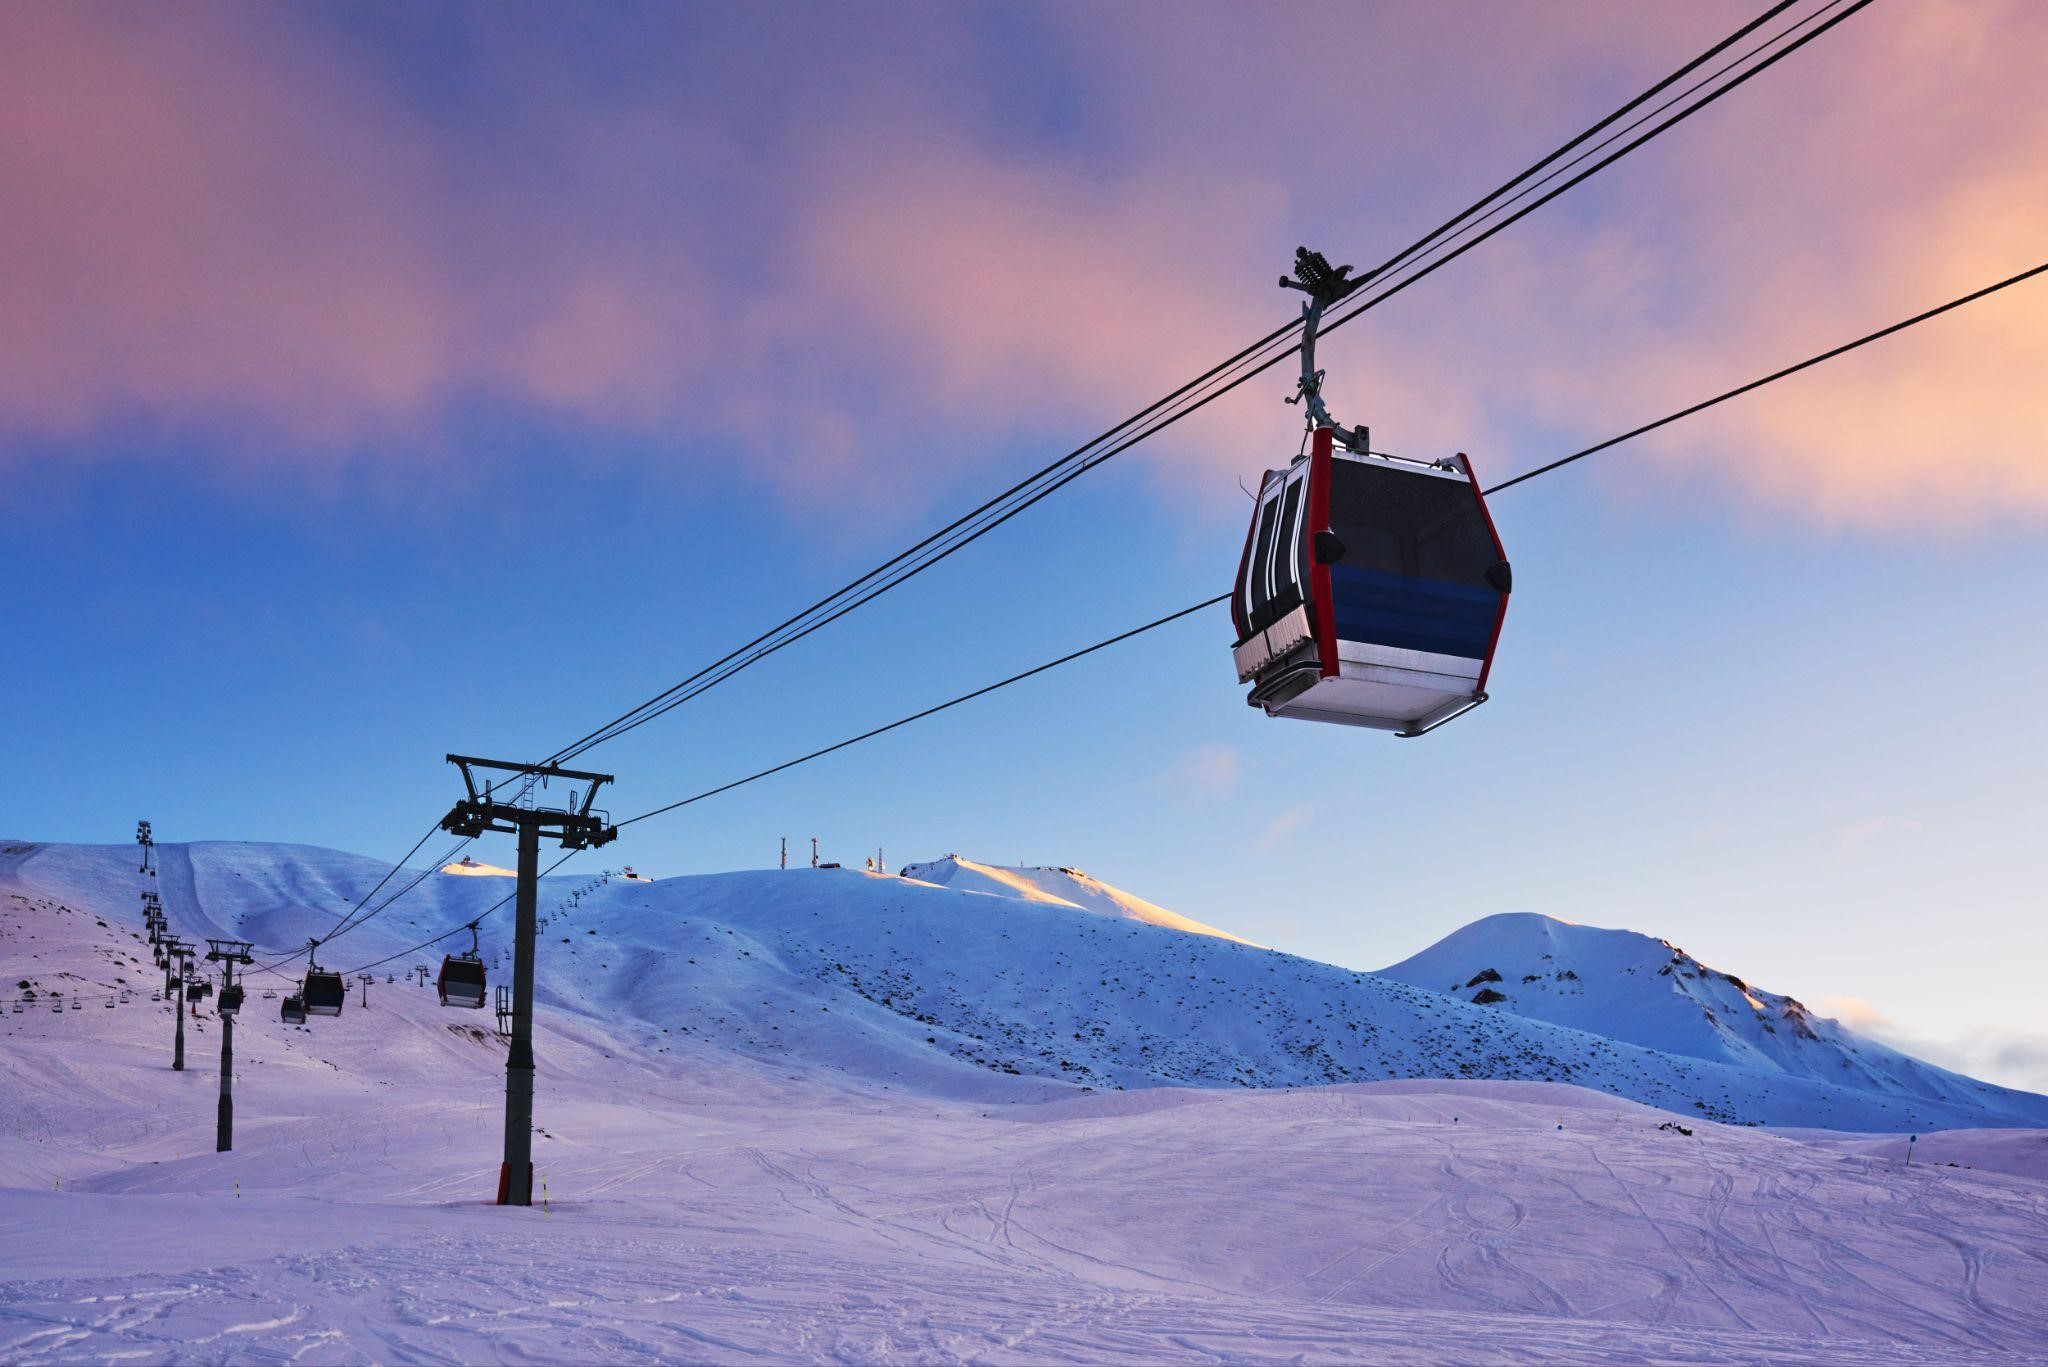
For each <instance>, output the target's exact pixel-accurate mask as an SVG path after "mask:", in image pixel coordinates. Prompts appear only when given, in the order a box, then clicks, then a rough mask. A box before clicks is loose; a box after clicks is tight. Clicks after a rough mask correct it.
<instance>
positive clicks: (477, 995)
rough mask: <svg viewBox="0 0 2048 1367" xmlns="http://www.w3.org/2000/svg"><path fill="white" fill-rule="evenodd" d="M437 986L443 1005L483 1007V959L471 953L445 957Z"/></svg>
mask: <svg viewBox="0 0 2048 1367" xmlns="http://www.w3.org/2000/svg"><path fill="white" fill-rule="evenodd" d="M437 986H438V987H439V988H440V991H441V1005H443V1006H462V1007H469V1008H471V1009H478V1008H481V1007H482V1006H483V1004H484V966H483V961H482V960H480V959H478V958H476V957H475V956H474V955H469V954H450V955H447V956H445V957H443V958H442V960H441V976H440V978H439V980H438V982H437Z"/></svg>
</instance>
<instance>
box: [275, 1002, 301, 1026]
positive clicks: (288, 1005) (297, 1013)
mask: <svg viewBox="0 0 2048 1367" xmlns="http://www.w3.org/2000/svg"><path fill="white" fill-rule="evenodd" d="M277 1014H278V1019H280V1020H282V1021H283V1022H284V1023H285V1024H286V1025H304V1024H305V1023H306V1002H305V999H304V998H302V997H300V996H298V995H296V994H294V995H292V996H289V997H286V998H285V999H284V1001H283V1002H282V1003H281V1004H280V1005H279V1006H278V1010H277Z"/></svg>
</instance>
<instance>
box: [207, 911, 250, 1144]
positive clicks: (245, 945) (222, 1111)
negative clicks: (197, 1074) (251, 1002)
mask: <svg viewBox="0 0 2048 1367" xmlns="http://www.w3.org/2000/svg"><path fill="white" fill-rule="evenodd" d="M255 948H256V947H255V946H254V945H252V944H250V943H249V942H248V941H247V940H214V939H209V940H208V941H207V942H206V961H207V962H208V963H210V964H219V965H220V1000H219V1002H218V1004H217V1005H216V1006H215V1008H214V1009H215V1011H217V1012H218V1013H219V1015H220V1105H219V1106H218V1107H217V1108H216V1110H215V1124H214V1137H213V1151H214V1152H215V1153H226V1152H227V1151H228V1150H230V1149H232V1148H234V1147H235V1017H236V1016H237V1015H238V1014H240V1012H241V1010H242V985H241V984H240V983H238V982H236V981H235V968H236V967H237V966H238V965H240V966H247V965H249V964H253V963H255V962H256V959H255V956H254V954H253V953H252V951H253V950H254V949H255Z"/></svg>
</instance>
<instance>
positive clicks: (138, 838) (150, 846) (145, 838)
mask: <svg viewBox="0 0 2048 1367" xmlns="http://www.w3.org/2000/svg"><path fill="white" fill-rule="evenodd" d="M135 843H136V844H137V845H140V846H141V847H142V867H141V868H140V869H138V870H137V872H138V873H146V874H148V875H149V876H150V877H151V878H154V877H156V860H155V859H154V858H152V857H151V856H153V855H154V854H155V853H156V837H155V836H153V835H151V834H150V833H149V823H148V822H147V821H138V822H136V823H135Z"/></svg>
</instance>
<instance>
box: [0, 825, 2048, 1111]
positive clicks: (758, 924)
mask: <svg viewBox="0 0 2048 1367" xmlns="http://www.w3.org/2000/svg"><path fill="white" fill-rule="evenodd" d="M158 854H159V860H160V862H161V864H162V867H163V875H162V878H161V879H160V880H159V881H160V890H161V893H162V896H163V900H164V904H165V907H166V910H167V913H168V915H169V917H170V921H171V925H172V927H173V930H174V932H175V933H177V934H180V935H183V936H185V937H186V938H188V939H192V940H198V939H202V938H204V937H206V936H225V935H239V936H242V937H245V938H249V939H253V940H255V941H257V942H258V943H259V944H261V945H265V946H269V947H273V948H275V949H277V950H280V951H283V950H288V949H290V948H291V947H294V946H298V945H302V944H304V943H305V941H306V940H307V939H308V938H309V937H311V936H316V935H324V934H325V932H326V931H327V929H329V928H330V927H332V926H333V925H334V923H335V921H336V920H337V918H338V917H339V916H340V915H342V914H343V913H345V912H346V911H347V910H348V909H349V908H350V907H351V906H352V905H353V904H354V901H355V900H356V898H358V897H359V896H360V895H361V894H362V892H364V891H366V890H367V889H368V888H369V887H371V886H372V885H373V884H374V883H375V882H376V880H377V878H379V877H381V876H382V875H383V873H384V869H383V867H382V866H379V865H376V864H374V863H371V862H370V861H367V860H361V859H358V858H356V857H354V856H350V855H344V854H338V853H335V852H332V851H318V850H313V849H310V848H308V847H303V846H262V845H244V844H227V843H222V844H199V845H160V846H158ZM971 871H972V869H971V867H969V866H963V867H962V869H961V872H962V873H966V872H971ZM10 877H11V878H12V879H14V880H17V881H18V882H19V883H20V884H21V885H22V886H23V887H24V888H25V889H30V890H33V891H34V892H36V893H40V894H43V895H49V896H56V897H59V898H61V899H64V900H67V901H68V902H70V904H72V905H76V906H82V907H91V908H95V909H97V908H99V907H102V906H106V905H108V899H107V896H106V892H105V890H106V889H107V888H109V887H119V888H123V889H125V888H127V887H128V886H129V885H131V884H132V882H133V866H132V857H131V856H130V855H129V854H128V852H127V851H126V850H124V849H122V848H121V847H80V846H43V847H36V848H32V849H25V850H23V851H22V852H19V853H16V854H14V855H7V854H5V853H4V852H0V886H4V884H5V882H6V881H7V880H8V879H9V878H10ZM1058 877H1061V878H1067V877H1069V875H1058ZM1042 891H1043V889H1041V892H1042ZM505 894H506V889H505V886H504V884H502V883H501V882H499V881H498V880H494V879H470V878H439V879H429V880H427V881H426V882H424V883H422V884H421V885H420V887H419V888H418V889H417V890H416V892H414V893H413V894H411V895H409V896H408V897H407V898H406V899H405V900H404V901H403V902H401V903H399V904H398V905H397V906H394V907H393V908H392V909H391V910H390V911H388V912H386V913H384V915H382V916H380V917H378V918H376V919H374V920H372V921H370V922H369V923H368V924H366V925H364V926H363V927H361V928H360V929H357V930H354V931H351V932H350V933H349V934H348V935H347V936H346V937H344V938H343V939H341V940H339V941H336V942H334V943H331V944H328V945H326V946H325V947H323V949H322V950H321V951H320V953H321V960H322V962H323V963H324V964H325V965H327V966H328V967H332V968H339V969H343V970H353V969H354V968H356V967H357V966H359V965H364V964H372V963H374V964H376V965H377V967H378V968H379V969H380V970H381V971H383V972H385V973H387V974H390V973H403V972H405V971H406V970H407V969H408V968H410V967H412V966H413V965H415V964H427V965H429V966H431V965H432V964H433V963H437V962H438V951H433V952H428V953H418V954H411V955H407V954H404V953H402V951H404V950H405V949H406V948H407V947H408V946H410V945H412V944H414V943H416V942H417V941H419V940H421V939H423V938H425V937H426V936H428V935H430V934H432V933H434V932H436V931H439V930H443V929H447V928H449V927H451V926H456V925H460V924H462V923H463V922H464V921H467V920H469V919H471V918H474V917H476V916H478V915H481V914H483V913H485V912H486V911H487V910H488V909H489V908H490V907H492V906H493V905H494V904H496V903H498V902H500V901H502V900H503V899H504V897H505ZM117 910H118V908H117ZM542 910H543V932H542V953H541V956H540V965H539V976H538V981H539V983H540V988H541V993H542V1001H543V1003H544V1004H545V1005H546V1006H548V1007H549V1008H550V1009H551V1010H552V1011H559V1012H566V1013H569V1014H571V1015H573V1016H575V1017H576V1018H578V1019H580V1020H583V1021H586V1022H590V1023H592V1024H603V1025H604V1026H606V1028H608V1029H613V1030H623V1031H625V1032H626V1033H627V1034H628V1035H631V1036H633V1037H635V1038H637V1039H638V1040H639V1041H641V1042H643V1043H644V1044H645V1045H646V1046H647V1047H648V1048H649V1049H651V1050H653V1051H654V1052H656V1053H657V1054H658V1053H659V1052H660V1051H661V1050H663V1049H665V1048H670V1047H672V1046H673V1045H674V1044H675V1043H677V1042H680V1041H689V1042H691V1043H709V1044H712V1045H715V1046H716V1047H718V1048H720V1049H723V1050H727V1051H730V1052H734V1053H737V1054H739V1055H742V1056H744V1057H747V1058H751V1059H759V1060H774V1061H777V1062H779V1063H783V1064H786V1065H787V1066H789V1067H792V1068H800V1069H806V1070H810V1071H812V1072H814V1073H817V1074H819V1075H821V1076H824V1077H827V1078H832V1079H838V1080H839V1081H841V1082H848V1083H851V1082H872V1083H879V1084H883V1085H885V1086H888V1087H891V1088H898V1089H905V1090H909V1091H914V1092H918V1093H920V1094H925V1095H931V1096H939V1097H950V1098H962V1099H964V1098H976V1099H987V1100H1010V1101H1015V1100H1037V1099H1043V1098H1049V1097H1054V1096H1059V1095H1064V1094H1069V1093H1072V1092H1074V1091H1076V1090H1079V1089H1082V1088H1090V1089H1097V1090H1101V1089H1113V1088H1134V1087H1153V1086H1161V1085H1190V1086H1205V1087H1250V1088H1273V1087H1283V1088H1284V1087H1303V1086H1320V1085H1328V1084H1332V1083H1346V1082H1364V1081H1373V1080H1380V1079H1389V1078H1412V1077H1456V1078H1490V1079H1502V1080H1522V1081H1547V1082H1571V1083H1576V1084H1578V1085H1581V1086H1585V1087H1591V1088H1595V1089H1598V1090H1601V1091H1605V1092H1608V1093H1611V1094H1613V1095H1616V1096H1622V1097H1628V1098H1630V1099H1633V1100H1636V1101H1641V1102H1644V1103H1646V1104H1649V1105H1654V1106H1660V1107H1663V1108H1665V1109H1668V1110H1673V1111H1678V1112H1681V1113H1684V1114H1687V1115H1693V1116H1702V1117H1707V1118H1712V1119H1718V1120H1725V1121H1732V1122H1741V1123H1750V1124H1773V1125H1798V1126H1814V1127H1824V1128H1829V1129H1840V1130H1883V1131H1890V1130H1898V1129H1908V1128H1922V1129H1931V1128H1944V1129H1960V1128H1972V1127H1976V1126H1982V1125H1987V1124H2008V1125H2011V1124H2039V1123H2048V1099H2044V1098H2039V1097H2029V1096H2026V1095H2025V1094H2022V1093H2010V1092H2002V1091H2000V1090H1999V1089H1995V1088H1984V1089H1983V1090H1982V1091H1981V1092H1969V1093H1964V1094H1958V1095H1955V1096H1948V1095H1939V1094H1937V1095H1928V1094H1925V1093H1923V1092H1913V1091H1901V1090H1898V1089H1891V1090H1871V1089H1868V1088H1865V1087H1860V1086H1855V1085H1847V1084H1845V1083H1842V1082H1838V1081H1835V1080H1834V1079H1832V1078H1828V1077H1825V1076H1812V1075H1808V1074H1794V1073H1788V1072H1785V1071H1783V1070H1778V1069H1760V1068H1758V1067H1756V1066H1753V1065H1752V1064H1748V1063H1743V1062H1738V1061H1735V1060H1732V1059H1725V1058H1722V1059H1716V1058H1709V1057H1702V1056H1700V1055H1698V1054H1681V1053H1676V1052H1672V1051H1667V1050H1658V1049H1654V1048H1649V1047H1645V1046H1643V1045H1641V1044H1638V1043H1631V1042H1628V1041H1624V1040H1618V1039H1614V1038H1610V1037H1607V1036H1606V1035H1604V1034H1602V1033H1599V1032H1598V1031H1597V1030H1590V1029H1585V1028H1579V1027H1578V1026H1575V1025H1568V1024H1558V1023H1551V1022H1546V1021H1541V1020H1533V1019H1529V1018H1526V1017H1522V1016H1518V1015H1516V1014H1513V1013H1509V1012H1503V1011H1501V1010H1499V1009H1497V1008H1496V1007H1493V1006H1483V1005H1473V1004H1471V1003H1469V1002H1466V1001H1463V1000H1458V999H1456V998H1453V997H1450V996H1447V995H1445V994H1443V993H1442V992H1440V991H1435V990H1428V989H1424V988H1419V987H1416V986H1412V985H1410V984H1408V983H1404V982H1400V981H1396V980H1394V979H1392V978H1387V977H1381V976H1376V975H1372V974H1366V973H1358V972H1353V971H1351V970H1348V969H1341V968H1336V967H1333V966H1332V965H1329V964H1323V963H1317V962H1315V961H1313V960H1308V959H1302V958H1297V957H1295V956H1293V955H1288V954H1281V953H1277V952H1274V951H1270V950H1263V949H1259V948H1256V947H1254V946H1250V945H1246V944H1242V943H1237V942H1234V941H1231V940H1227V939H1222V938H1218V937H1216V936H1213V935H1202V934H1188V933H1184V932H1182V931H1180V930H1177V929H1169V928H1166V927H1162V926H1158V925H1154V924H1151V923H1149V922H1146V921H1140V920H1135V919H1128V918H1124V917H1118V918H1115V919H1112V918H1111V917H1110V916H1107V915H1102V914H1096V913H1094V912H1090V911H1087V910H1084V909H1081V908H1078V907H1075V906H1072V905H1068V904H1067V902H1066V900H1065V899H1059V900H1030V899H1026V898H1021V897H1014V896H1012V897H1004V898H996V897H991V896H989V895H987V894H985V893H980V892H971V891H970V892H963V891H960V890H958V889H956V888H953V887H945V886H935V885H933V884H931V883H929V882H927V881H923V880H917V879H912V878H895V877H882V876H875V875H870V874H865V873H861V872H858V871H855V870H851V869H824V870H811V869H797V870H789V871H786V872H783V871H773V870H770V871H762V872H750V873H732V874H713V875H702V876H697V877H689V878H671V879H664V880H661V881H659V882H652V883H644V882H637V881H636V882H625V881H623V880H621V879H618V878H615V877H614V878H592V877H588V876H586V877H582V878H577V877H567V876H564V877H557V878H551V879H548V880H545V883H544V885H543V889H542ZM127 914H128V915H130V916H132V915H133V913H132V912H131V913H127ZM506 921H507V916H506V915H505V914H503V913H501V914H499V915H498V916H496V917H494V918H491V919H487V920H486V921H485V922H484V926H485V935H484V951H485V957H486V959H487V960H495V961H496V962H497V963H499V964H502V963H503V962H504V961H506V960H508V959H509V956H508V955H505V954H504V953H503V951H504V936H505V933H506V930H507V925H506ZM451 947H453V946H451ZM393 955H396V956H397V957H396V958H391V959H390V961H389V962H385V960H387V957H388V956H393ZM291 971H293V972H296V971H298V966H297V965H294V966H293V968H292V970H291ZM277 981H280V982H282V981H283V980H282V979H281V978H280V979H277ZM1589 1024H1590V1022H1589Z"/></svg>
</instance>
